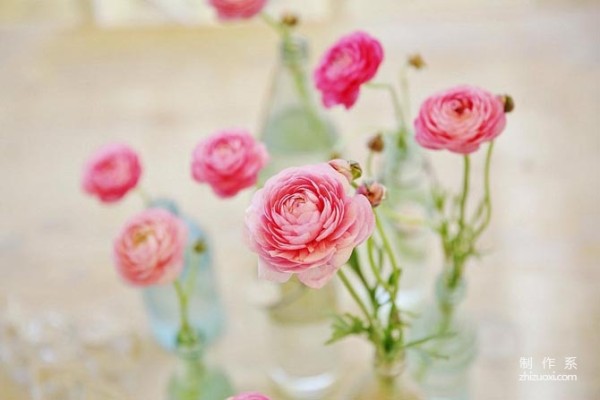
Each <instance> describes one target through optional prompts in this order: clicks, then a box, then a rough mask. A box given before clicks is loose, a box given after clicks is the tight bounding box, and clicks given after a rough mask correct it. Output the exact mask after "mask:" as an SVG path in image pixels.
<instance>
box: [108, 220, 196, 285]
mask: <svg viewBox="0 0 600 400" xmlns="http://www.w3.org/2000/svg"><path fill="white" fill-rule="evenodd" d="M186 240H187V228H186V226H185V224H184V223H183V221H181V220H180V219H179V218H177V217H176V216H175V215H173V214H171V213H170V212H169V211H167V210H164V209H162V208H150V209H147V210H144V211H142V212H141V213H139V214H137V215H135V216H133V217H132V218H131V219H130V220H129V221H127V223H126V224H125V226H124V227H123V229H122V230H121V232H120V233H119V235H118V236H117V238H116V239H115V242H114V247H113V250H114V259H115V263H116V265H117V271H118V272H119V274H120V275H121V276H122V277H123V279H124V280H125V281H126V282H128V283H130V284H132V285H136V286H149V285H155V284H160V283H169V282H172V281H173V280H175V279H176V278H177V277H178V276H179V274H180V273H181V270H182V269H183V261H184V259H183V257H184V251H185V246H186Z"/></svg>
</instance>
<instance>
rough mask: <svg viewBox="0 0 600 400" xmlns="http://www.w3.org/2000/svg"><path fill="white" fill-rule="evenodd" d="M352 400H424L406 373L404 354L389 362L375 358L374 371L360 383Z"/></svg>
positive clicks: (382, 358) (351, 396) (381, 358)
mask: <svg viewBox="0 0 600 400" xmlns="http://www.w3.org/2000/svg"><path fill="white" fill-rule="evenodd" d="M350 398H351V399H352V400H421V399H424V397H423V396H422V394H421V392H420V391H419V389H418V387H417V385H416V384H415V383H414V382H413V381H412V380H411V377H410V375H409V374H407V373H406V364H405V360H404V354H401V355H399V356H398V357H396V358H394V359H392V360H387V359H385V358H384V357H379V356H377V357H375V362H374V365H373V370H372V371H371V373H370V374H369V375H368V376H367V377H366V378H365V379H364V380H363V381H362V382H361V383H360V386H359V387H358V388H357V389H356V390H355V393H353V394H351V395H350Z"/></svg>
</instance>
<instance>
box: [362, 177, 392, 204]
mask: <svg viewBox="0 0 600 400" xmlns="http://www.w3.org/2000/svg"><path fill="white" fill-rule="evenodd" d="M386 191H387V189H386V188H385V186H383V185H382V184H381V183H379V182H365V183H363V184H362V185H360V186H359V187H358V188H357V189H356V193H357V194H362V195H363V196H366V197H367V199H369V203H371V206H372V207H377V206H378V205H380V204H381V202H382V201H383V200H384V199H385V193H386Z"/></svg>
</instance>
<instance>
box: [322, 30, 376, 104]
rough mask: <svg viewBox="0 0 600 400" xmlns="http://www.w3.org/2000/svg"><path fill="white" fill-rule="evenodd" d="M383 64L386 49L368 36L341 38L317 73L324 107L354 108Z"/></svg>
mask: <svg viewBox="0 0 600 400" xmlns="http://www.w3.org/2000/svg"><path fill="white" fill-rule="evenodd" d="M382 60H383V47H382V46H381V43H379V41H378V40H377V39H375V38H374V37H372V36H370V35H369V34H367V33H364V32H360V31H359V32H354V33H351V34H349V35H347V36H344V37H342V38H341V39H340V40H339V41H338V42H337V43H336V44H334V45H333V46H332V47H331V48H330V49H329V50H327V52H326V53H325V55H324V56H323V58H322V59H321V62H320V63H319V66H318V67H317V69H316V70H315V72H314V79H315V83H316V86H317V88H318V89H319V90H320V91H321V97H322V100H323V104H324V105H325V107H328V108H329V107H333V106H335V105H338V104H343V105H344V107H346V108H350V107H352V106H353V105H354V103H356V100H357V99H358V94H359V92H360V86H361V85H362V84H363V83H365V82H368V81H369V80H371V78H373V77H374V76H375V74H376V73H377V69H378V68H379V65H380V64H381V61H382Z"/></svg>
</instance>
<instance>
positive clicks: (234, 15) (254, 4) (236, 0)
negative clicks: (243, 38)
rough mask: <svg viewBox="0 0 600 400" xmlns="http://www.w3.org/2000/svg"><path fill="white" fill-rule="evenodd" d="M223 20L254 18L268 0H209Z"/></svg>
mask: <svg viewBox="0 0 600 400" xmlns="http://www.w3.org/2000/svg"><path fill="white" fill-rule="evenodd" d="M208 3H209V4H210V5H211V6H213V8H214V9H215V10H216V11H217V16H218V17H219V19H221V20H235V19H247V18H252V17H253V16H255V15H256V14H258V13H259V12H261V11H262V9H263V8H264V7H265V4H266V3H267V0H208Z"/></svg>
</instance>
